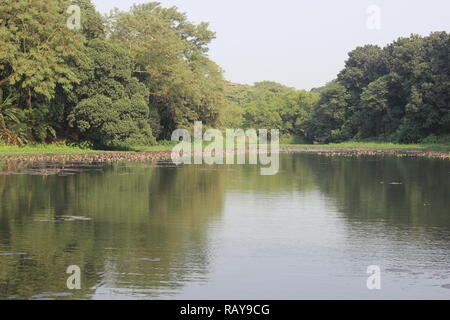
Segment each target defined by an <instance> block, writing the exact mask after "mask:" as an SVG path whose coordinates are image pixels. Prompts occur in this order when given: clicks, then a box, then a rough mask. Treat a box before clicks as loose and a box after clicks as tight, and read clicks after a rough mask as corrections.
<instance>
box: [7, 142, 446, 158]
mask: <svg viewBox="0 0 450 320" xmlns="http://www.w3.org/2000/svg"><path fill="white" fill-rule="evenodd" d="M173 146H174V144H170V143H164V144H161V145H156V146H137V147H134V148H132V149H131V150H129V151H114V153H118V152H161V151H170V150H172V147H173ZM281 147H282V148H283V147H284V148H294V149H299V150H301V149H315V148H317V149H335V150H339V149H342V150H346V149H367V150H404V151H406V150H423V151H442V152H450V143H445V144H444V143H443V144H395V143H375V142H344V143H335V144H327V145H310V144H283V145H281ZM112 152H113V151H103V150H92V149H83V148H80V147H76V146H68V145H64V144H49V145H45V144H39V145H27V146H23V147H18V146H7V145H0V156H15V155H17V156H32V155H58V154H66V155H71V154H98V153H112Z"/></svg>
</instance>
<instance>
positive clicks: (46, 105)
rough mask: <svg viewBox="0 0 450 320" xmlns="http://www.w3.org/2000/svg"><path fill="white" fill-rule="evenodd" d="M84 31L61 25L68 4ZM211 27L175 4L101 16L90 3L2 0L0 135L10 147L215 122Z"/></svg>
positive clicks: (219, 87) (115, 140)
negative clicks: (193, 20)
mask: <svg viewBox="0 0 450 320" xmlns="http://www.w3.org/2000/svg"><path fill="white" fill-rule="evenodd" d="M73 4H75V5H78V6H79V7H80V9H81V10H80V11H81V29H80V30H71V29H70V28H68V27H67V20H68V18H69V15H70V12H69V13H68V12H67V11H68V8H69V6H70V5H73ZM213 39H214V33H213V32H211V31H210V30H208V25H207V24H206V23H201V24H198V25H195V24H192V23H190V22H189V21H188V20H187V17H186V15H185V14H183V13H180V12H179V11H178V10H177V9H176V8H175V7H173V8H162V7H161V6H160V4H159V3H156V2H152V3H148V4H142V5H135V6H133V7H132V8H131V10H130V11H129V12H122V11H118V10H116V11H114V12H113V13H112V14H111V15H110V16H108V17H105V18H104V17H102V16H101V15H100V14H99V13H98V12H97V11H96V10H95V7H94V6H93V4H92V3H91V1H90V0H76V1H68V0H45V1H44V0H36V1H31V2H30V1H27V0H17V1H14V2H10V1H4V0H2V1H0V44H1V45H0V93H1V94H0V115H1V116H0V134H1V136H0V137H1V138H2V140H5V141H6V142H8V143H14V144H23V143H26V142H28V141H29V142H32V141H43V142H44V141H46V142H49V141H52V140H55V139H63V140H74V141H80V140H86V141H89V142H91V143H93V144H94V145H95V146H97V147H102V148H104V147H108V148H116V147H126V146H131V145H136V144H150V143H155V138H158V137H159V138H167V137H170V134H171V132H172V131H173V130H174V129H176V128H178V127H188V126H190V125H192V122H193V121H195V120H202V121H203V122H204V123H205V124H207V125H211V126H213V125H216V123H217V121H218V117H219V112H220V108H221V106H222V105H223V103H224V95H223V88H224V81H223V76H222V70H221V69H220V68H219V67H218V66H217V65H216V64H215V63H214V62H212V61H211V60H210V59H209V58H208V56H207V52H208V45H209V43H210V42H211V40H213Z"/></svg>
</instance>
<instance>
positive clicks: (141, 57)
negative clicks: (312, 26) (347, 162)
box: [0, 0, 450, 154]
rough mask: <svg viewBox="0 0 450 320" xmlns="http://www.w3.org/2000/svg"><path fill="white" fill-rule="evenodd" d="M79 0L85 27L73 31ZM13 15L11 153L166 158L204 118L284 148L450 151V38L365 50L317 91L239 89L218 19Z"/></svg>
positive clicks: (86, 12)
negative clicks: (181, 133)
mask: <svg viewBox="0 0 450 320" xmlns="http://www.w3.org/2000/svg"><path fill="white" fill-rule="evenodd" d="M72 3H74V4H77V5H79V6H80V8H81V17H82V24H81V26H82V28H81V30H71V29H69V28H68V27H67V25H66V22H67V19H68V18H69V14H67V12H66V11H67V8H68V7H69V6H70V5H71V4H72ZM0 13H1V15H0V152H1V153H2V154H5V153H9V154H12V153H15V152H17V153H20V152H22V153H27V152H29V153H33V152H37V153H42V152H43V153H52V152H62V153H66V152H69V153H70V152H84V153H85V152H90V149H101V150H131V151H160V150H166V149H168V148H169V146H170V144H158V141H164V140H169V139H170V137H171V133H172V131H173V130H174V129H176V128H190V127H192V125H193V122H194V121H202V122H203V123H204V126H205V127H215V128H222V129H225V128H255V129H260V128H266V129H279V130H280V132H281V141H282V143H284V144H329V143H342V142H346V141H352V142H351V143H355V142H360V143H362V145H361V146H362V147H364V146H367V145H370V143H371V142H372V141H375V142H377V143H380V142H381V143H385V142H388V143H407V144H410V143H416V144H417V143H419V144H418V145H411V146H407V147H405V148H413V149H415V148H425V149H428V148H437V149H440V150H448V145H449V143H450V138H449V137H450V97H449V95H450V64H449V54H448V53H449V48H450V35H449V34H448V33H447V32H434V33H432V34H430V35H429V36H426V37H422V36H419V35H411V36H410V37H408V38H399V39H397V40H396V41H394V42H392V43H391V44H389V45H387V46H385V47H384V48H380V47H378V46H374V45H367V46H364V47H358V48H356V49H355V50H353V51H352V52H350V53H349V58H348V60H347V61H346V64H345V68H344V69H343V70H342V71H341V72H340V73H339V74H338V75H337V78H336V79H335V80H333V81H331V82H330V83H328V84H327V85H326V86H324V87H322V88H317V89H313V90H310V91H306V90H297V89H294V88H289V87H287V86H284V85H282V84H278V83H275V82H271V81H263V82H258V83H256V84H254V85H241V84H235V83H231V82H227V81H225V79H224V77H223V71H222V70H221V68H220V67H219V66H218V65H217V64H216V63H215V62H213V61H212V60H211V59H210V58H209V56H208V46H209V44H210V43H211V41H212V40H213V39H214V38H215V34H214V33H213V32H212V31H211V30H209V27H208V24H207V23H200V24H193V23H191V22H190V21H189V20H188V17H187V15H186V14H184V13H181V12H179V11H178V10H177V8H174V7H172V8H163V7H162V6H161V5H160V4H158V3H155V2H152V3H147V4H140V5H134V6H133V7H132V8H131V9H130V10H129V11H120V10H114V11H112V12H111V13H110V14H109V15H107V16H102V15H100V14H99V13H98V12H97V11H96V9H95V7H94V5H93V4H92V3H91V1H90V0H75V1H68V0H51V1H48V0H34V1H32V2H29V1H26V0H16V1H14V4H12V3H7V2H2V3H0ZM299 76H300V75H299ZM368 141H370V142H368ZM33 145H37V146H33ZM20 146H22V147H23V146H25V148H20ZM136 146H139V147H136ZM371 146H372V145H371ZM372 147H373V146H372ZM375 147H377V146H375ZM395 148H397V145H395ZM399 148H403V147H402V146H399Z"/></svg>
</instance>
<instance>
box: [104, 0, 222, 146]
mask: <svg viewBox="0 0 450 320" xmlns="http://www.w3.org/2000/svg"><path fill="white" fill-rule="evenodd" d="M109 24H110V26H111V31H110V33H111V38H112V39H114V40H117V41H119V42H121V43H123V44H124V45H125V46H126V47H127V48H129V51H130V54H131V56H132V57H133V62H134V74H135V75H136V76H137V77H138V78H139V80H140V81H142V82H143V83H145V85H146V86H147V88H148V90H149V92H150V102H151V105H152V106H154V107H155V108H156V110H157V113H158V114H157V115H156V114H155V113H154V112H152V113H151V114H152V123H153V124H155V122H156V121H155V119H159V124H160V126H159V127H157V126H155V125H153V127H154V128H155V132H156V131H157V132H158V133H159V138H161V139H163V138H170V136H171V134H172V131H173V130H174V129H176V128H180V127H181V128H182V127H190V126H192V122H193V121H195V120H199V121H203V123H205V124H206V125H215V124H216V122H217V120H218V118H219V110H220V108H221V106H222V105H223V101H224V97H223V86H224V81H223V76H222V71H221V70H220V68H219V67H218V66H217V65H216V64H215V63H214V62H212V61H210V60H209V59H208V57H207V55H206V53H207V51H208V47H207V45H208V44H209V42H210V41H211V40H212V39H213V38H214V33H213V32H211V31H209V30H208V25H207V24H205V23H201V24H199V25H194V24H192V23H190V22H189V21H188V20H187V18H186V15H185V14H183V13H180V12H178V11H177V9H176V8H162V7H161V6H160V5H159V3H156V2H152V3H148V4H142V5H134V6H133V7H132V8H131V10H130V11H129V12H121V11H116V12H114V13H113V14H112V15H111V16H110V18H109Z"/></svg>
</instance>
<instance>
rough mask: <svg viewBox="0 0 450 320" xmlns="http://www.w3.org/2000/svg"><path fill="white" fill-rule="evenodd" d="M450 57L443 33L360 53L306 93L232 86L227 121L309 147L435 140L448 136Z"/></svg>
mask: <svg viewBox="0 0 450 320" xmlns="http://www.w3.org/2000/svg"><path fill="white" fill-rule="evenodd" d="M449 54H450V35H449V34H448V33H447V32H435V33H432V34H431V35H430V36H428V37H421V36H418V35H412V36H410V37H409V38H399V39H398V40H396V41H395V42H393V43H391V44H389V45H387V46H386V47H384V48H380V47H378V46H374V45H366V46H364V47H358V48H356V49H355V50H353V51H352V52H350V53H349V59H348V60H347V61H346V64H345V68H344V70H342V71H341V72H340V73H339V74H338V76H337V79H336V80H334V81H332V82H330V83H328V84H327V85H326V86H325V87H323V88H319V89H313V90H311V92H305V91H296V90H294V89H290V88H287V87H284V86H282V85H279V84H277V83H273V82H261V83H256V84H255V86H243V85H235V84H230V85H229V87H228V89H227V95H228V100H229V101H230V106H229V107H228V110H227V112H226V114H227V116H226V117H225V118H226V119H227V121H228V122H230V124H232V123H233V122H235V124H236V122H237V123H242V124H243V125H244V126H260V127H269V128H279V129H280V130H281V132H282V133H284V135H285V136H286V135H288V136H292V137H293V138H295V139H296V140H297V141H300V142H307V143H312V142H316V143H330V142H342V141H347V140H367V139H370V140H379V141H391V142H402V143H412V142H421V141H423V142H430V143H432V142H436V141H437V140H438V137H440V136H444V135H448V134H450V59H449Z"/></svg>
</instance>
